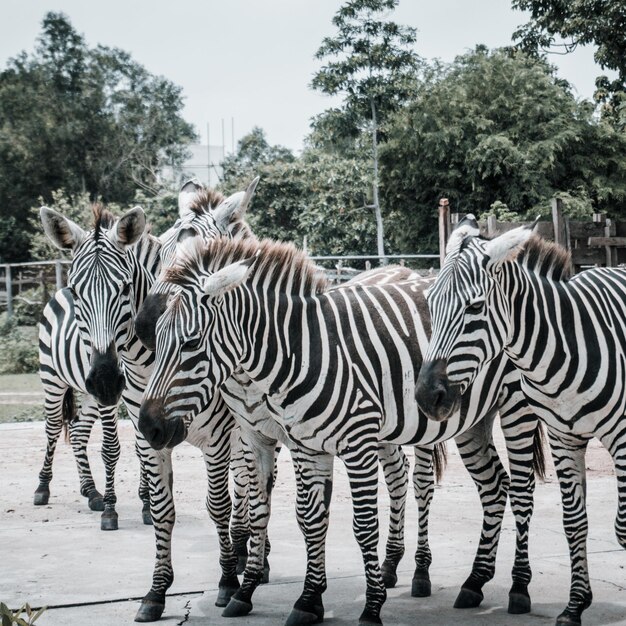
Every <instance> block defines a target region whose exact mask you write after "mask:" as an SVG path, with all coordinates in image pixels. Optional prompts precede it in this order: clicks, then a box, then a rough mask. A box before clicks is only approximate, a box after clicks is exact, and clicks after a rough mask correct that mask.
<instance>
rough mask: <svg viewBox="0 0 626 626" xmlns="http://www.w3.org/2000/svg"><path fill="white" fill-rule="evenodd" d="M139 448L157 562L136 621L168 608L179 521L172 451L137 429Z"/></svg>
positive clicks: (149, 619)
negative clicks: (160, 447) (159, 447)
mask: <svg viewBox="0 0 626 626" xmlns="http://www.w3.org/2000/svg"><path fill="white" fill-rule="evenodd" d="M137 449H138V450H139V453H140V454H141V458H142V459H143V464H144V467H145V470H146V474H147V477H148V482H149V490H150V511H151V514H152V521H153V524H154V534H155V539H156V563H155V566H154V572H153V574H152V587H151V588H150V591H149V592H148V593H147V594H146V595H145V596H144V598H143V599H142V601H141V606H140V607H139V610H138V611H137V615H136V616H135V621H136V622H155V621H156V620H158V619H160V617H161V615H162V614H163V611H164V609H165V593H166V591H167V590H168V589H169V588H170V587H171V585H172V583H173V582H174V569H173V568H172V531H173V530H174V523H175V521H176V510H175V508H174V497H173V492H172V485H173V481H174V474H173V472H172V451H171V450H170V449H167V448H165V449H163V450H159V451H156V450H154V449H153V448H151V447H150V446H149V445H148V444H147V442H146V441H145V440H144V439H143V437H142V435H141V434H140V433H137Z"/></svg>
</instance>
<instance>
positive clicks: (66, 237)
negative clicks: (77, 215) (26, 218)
mask: <svg viewBox="0 0 626 626" xmlns="http://www.w3.org/2000/svg"><path fill="white" fill-rule="evenodd" d="M39 214H40V216H41V223H42V224H43V229H44V231H45V233H46V235H47V236H48V239H50V241H51V242H52V243H53V244H54V245H55V246H56V247H57V248H60V249H61V250H76V248H77V247H78V246H79V245H80V244H81V243H82V241H83V240H84V239H85V237H86V236H87V233H86V232H85V231H84V230H83V229H82V228H81V227H80V226H79V225H78V224H75V223H74V222H72V220H70V219H68V218H67V217H65V216H63V215H61V214H60V213H57V212H56V211H55V210H53V209H49V208H48V207H46V206H42V207H41V209H40V210H39Z"/></svg>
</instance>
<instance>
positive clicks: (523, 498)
mask: <svg viewBox="0 0 626 626" xmlns="http://www.w3.org/2000/svg"><path fill="white" fill-rule="evenodd" d="M520 393H521V392H520ZM520 400H521V401H522V404H520V403H519V401H520ZM500 424H501V427H502V433H503V434H504V439H505V442H506V449H507V454H508V457H509V468H510V471H511V488H510V490H509V497H510V501H511V509H512V511H513V515H514V517H515V530H516V538H515V561H514V563H513V570H512V573H511V577H512V579H513V583H512V586H511V589H510V591H509V608H508V611H509V613H512V614H520V613H530V609H531V601H530V595H529V593H528V585H529V584H530V581H531V579H532V570H531V568H530V560H529V558H528V534H529V527H530V519H531V517H532V514H533V509H534V493H535V470H534V466H533V460H534V459H535V454H536V453H538V452H537V451H536V450H535V442H536V434H537V429H538V428H540V426H539V423H538V420H537V418H536V417H534V416H532V415H531V414H530V413H529V411H528V406H527V404H526V402H525V400H524V399H523V398H522V397H520V396H519V395H517V394H516V396H514V397H513V396H512V397H511V398H510V400H509V401H508V402H507V403H506V404H504V405H501V406H500ZM539 441H541V439H539ZM539 452H541V451H539ZM541 454H542V453H541ZM542 456H543V454H542ZM542 463H543V462H542Z"/></svg>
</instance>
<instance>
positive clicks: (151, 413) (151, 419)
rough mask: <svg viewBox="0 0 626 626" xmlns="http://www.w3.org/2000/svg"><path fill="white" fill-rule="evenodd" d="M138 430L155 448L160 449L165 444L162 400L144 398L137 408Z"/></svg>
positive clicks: (165, 429) (165, 434) (165, 435)
mask: <svg viewBox="0 0 626 626" xmlns="http://www.w3.org/2000/svg"><path fill="white" fill-rule="evenodd" d="M138 427H139V432H140V433H141V434H142V435H143V436H144V437H145V438H146V441H147V442H148V443H149V444H150V445H151V446H152V447H153V448H154V449H155V450H162V449H163V448H164V447H165V445H166V444H167V428H166V423H165V420H164V419H163V402H162V401H161V400H158V399H157V400H152V399H151V400H146V401H145V402H143V403H142V404H141V407H140V409H139V422H138Z"/></svg>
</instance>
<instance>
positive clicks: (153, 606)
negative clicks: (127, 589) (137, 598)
mask: <svg viewBox="0 0 626 626" xmlns="http://www.w3.org/2000/svg"><path fill="white" fill-rule="evenodd" d="M164 610H165V603H164V602H154V601H153V600H144V601H143V602H142V603H141V606H140V607H139V610H138V611H137V615H135V621H136V622H156V621H158V620H160V619H161V615H163V611H164Z"/></svg>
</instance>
